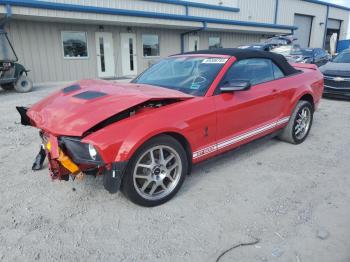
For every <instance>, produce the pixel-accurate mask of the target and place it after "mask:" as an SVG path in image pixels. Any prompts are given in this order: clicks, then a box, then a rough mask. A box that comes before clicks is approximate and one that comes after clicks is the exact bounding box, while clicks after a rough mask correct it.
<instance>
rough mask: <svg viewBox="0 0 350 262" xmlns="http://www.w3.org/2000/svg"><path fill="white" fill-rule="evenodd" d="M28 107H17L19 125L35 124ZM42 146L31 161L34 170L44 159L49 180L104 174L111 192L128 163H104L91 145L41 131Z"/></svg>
mask: <svg viewBox="0 0 350 262" xmlns="http://www.w3.org/2000/svg"><path fill="white" fill-rule="evenodd" d="M27 110H28V109H27V108H25V107H17V111H18V112H19V114H20V115H21V124H22V125H27V126H28V125H29V126H34V124H33V122H32V121H31V119H30V118H29V117H28V116H27ZM40 137H41V139H42V145H41V148H40V152H39V154H38V155H37V157H36V159H35V162H34V164H33V167H32V168H33V170H39V169H41V168H42V165H43V162H44V160H45V158H46V157H47V158H48V167H49V172H50V176H51V178H52V179H54V180H56V179H58V180H65V181H68V180H69V178H70V177H72V178H73V179H75V178H76V177H79V178H81V177H83V176H84V175H94V176H98V175H103V184H104V187H105V189H106V190H108V191H109V192H110V193H116V192H117V191H118V190H119V189H120V186H121V181H122V178H123V176H124V173H125V169H126V166H127V162H117V163H111V164H106V163H104V162H103V160H102V158H101V157H100V155H99V154H98V152H97V150H96V149H95V148H94V147H93V146H92V145H90V144H87V143H84V142H82V141H81V139H80V138H78V137H67V136H60V137H57V136H54V135H52V134H49V133H46V132H45V131H43V130H41V131H40Z"/></svg>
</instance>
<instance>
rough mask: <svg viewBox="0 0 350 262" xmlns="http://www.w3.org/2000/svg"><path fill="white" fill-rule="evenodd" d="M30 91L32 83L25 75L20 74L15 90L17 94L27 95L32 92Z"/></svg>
mask: <svg viewBox="0 0 350 262" xmlns="http://www.w3.org/2000/svg"><path fill="white" fill-rule="evenodd" d="M32 89H33V81H32V80H31V79H30V78H29V77H28V76H27V75H26V74H25V73H22V74H21V76H20V77H19V78H18V79H17V82H16V84H15V90H16V91H17V92H18V93H27V92H30V91H32Z"/></svg>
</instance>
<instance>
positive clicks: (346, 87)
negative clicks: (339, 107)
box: [320, 49, 350, 99]
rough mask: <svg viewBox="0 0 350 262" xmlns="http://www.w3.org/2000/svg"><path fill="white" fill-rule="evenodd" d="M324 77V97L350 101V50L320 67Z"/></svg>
mask: <svg viewBox="0 0 350 262" xmlns="http://www.w3.org/2000/svg"><path fill="white" fill-rule="evenodd" d="M320 71H321V72H322V73H323V75H324V93H323V95H324V96H327V97H334V98H345V99H350V49H346V50H344V51H342V52H341V53H339V54H338V55H337V56H336V57H335V58H333V60H332V61H330V62H328V63H327V64H325V65H324V66H321V67H320Z"/></svg>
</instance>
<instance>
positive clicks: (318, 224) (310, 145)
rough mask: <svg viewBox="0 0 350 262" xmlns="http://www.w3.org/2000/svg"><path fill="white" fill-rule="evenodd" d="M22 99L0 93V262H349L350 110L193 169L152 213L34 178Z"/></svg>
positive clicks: (326, 108) (330, 111) (342, 105)
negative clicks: (303, 132) (288, 139)
mask: <svg viewBox="0 0 350 262" xmlns="http://www.w3.org/2000/svg"><path fill="white" fill-rule="evenodd" d="M54 89H57V87H40V88H36V90H34V92H32V93H28V94H17V93H14V92H3V91H0V99H1V104H0V114H1V122H0V148H1V150H0V174H1V183H0V199H1V205H0V261H34V260H39V261H215V260H216V259H217V257H218V256H219V255H220V254H221V253H222V252H223V251H225V250H227V249H229V248H230V247H232V246H235V245H238V244H240V243H248V242H252V241H254V240H255V239H259V240H260V242H259V243H258V244H255V245H250V246H241V247H237V248H235V249H233V250H231V251H229V252H227V253H226V254H225V255H224V256H223V257H221V259H220V261H287V262H288V261H291V262H292V261H296V262H304V261H317V262H322V261H327V262H329V261H332V262H336V261H344V262H345V261H347V262H348V261H350V226H349V225H350V219H349V217H350V191H349V187H350V176H349V170H350V161H349V156H350V155H349V149H350V103H349V102H344V101H335V100H323V101H322V104H321V106H320V109H319V111H318V112H317V114H316V115H315V121H314V125H313V128H312V130H311V133H310V136H309V138H308V139H307V140H306V141H305V143H303V144H301V145H298V146H294V145H290V144H287V143H284V142H280V141H278V140H276V139H262V140H259V141H257V142H254V143H251V144H249V145H247V146H244V147H242V148H240V149H239V150H235V151H233V152H230V153H227V154H224V155H222V156H220V157H217V158H215V159H212V160H210V161H207V162H204V163H202V164H199V165H197V166H195V167H194V170H193V173H192V175H190V176H189V177H188V178H187V180H186V181H185V184H184V186H183V188H182V190H180V192H179V193H178V195H177V196H176V197H175V198H174V199H173V200H171V201H170V202H168V203H166V204H164V205H162V206H160V207H156V208H142V207H139V206H136V205H134V204H132V203H131V202H130V201H128V200H127V199H126V198H125V197H124V196H123V195H122V194H120V193H117V194H114V195H111V194H109V193H108V192H107V191H105V190H104V189H103V186H102V180H101V179H100V178H97V179H95V178H92V177H87V178H86V179H85V180H84V181H82V182H71V181H70V182H57V181H55V182H51V180H50V178H49V177H48V171H47V170H42V171H40V172H36V173H34V172H32V171H31V165H32V161H33V159H34V157H35V155H36V153H37V151H38V149H39V138H38V135H37V131H36V130H34V129H33V128H30V127H22V126H20V124H19V116H18V115H17V113H16V111H15V106H16V105H29V104H32V103H34V102H36V101H38V100H39V99H41V98H43V97H44V96H46V95H47V94H48V93H50V92H52V91H53V90H54Z"/></svg>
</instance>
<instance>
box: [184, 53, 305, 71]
mask: <svg viewBox="0 0 350 262" xmlns="http://www.w3.org/2000/svg"><path fill="white" fill-rule="evenodd" d="M187 54H210V55H228V56H234V57H236V58H237V60H238V61H239V60H243V59H248V58H267V59H271V60H272V61H273V62H274V63H275V64H276V65H278V67H279V68H280V69H281V70H282V71H283V73H284V74H285V75H293V74H296V73H299V72H300V71H299V70H297V69H295V68H294V67H292V66H291V65H290V64H289V63H288V61H287V59H286V58H285V57H284V56H283V55H279V54H275V53H272V52H266V51H259V50H251V49H240V48H220V49H212V50H199V51H193V52H186V53H183V54H182V55H187Z"/></svg>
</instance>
